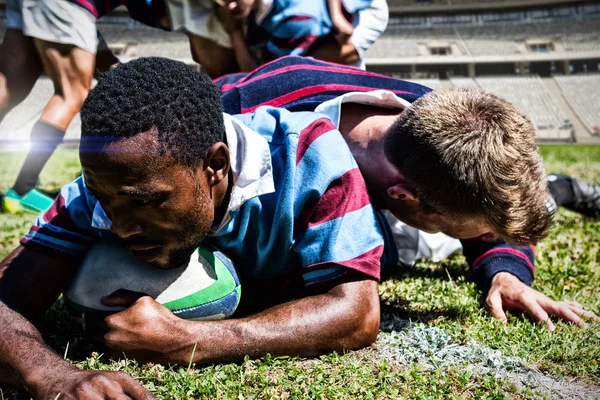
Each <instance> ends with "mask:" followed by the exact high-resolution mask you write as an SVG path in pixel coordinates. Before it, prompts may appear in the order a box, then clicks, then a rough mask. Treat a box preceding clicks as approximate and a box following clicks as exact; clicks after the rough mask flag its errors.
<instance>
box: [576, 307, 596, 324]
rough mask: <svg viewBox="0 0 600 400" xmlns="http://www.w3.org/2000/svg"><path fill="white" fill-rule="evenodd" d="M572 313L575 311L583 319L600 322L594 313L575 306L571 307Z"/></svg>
mask: <svg viewBox="0 0 600 400" xmlns="http://www.w3.org/2000/svg"><path fill="white" fill-rule="evenodd" d="M570 309H571V311H573V312H574V313H575V314H577V315H579V316H580V317H581V318H588V319H591V320H592V321H594V322H600V317H598V316H597V315H596V314H594V313H593V312H592V311H589V310H586V309H585V308H583V307H575V306H571V307H570Z"/></svg>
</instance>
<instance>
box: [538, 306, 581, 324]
mask: <svg viewBox="0 0 600 400" xmlns="http://www.w3.org/2000/svg"><path fill="white" fill-rule="evenodd" d="M541 303H542V306H543V307H544V309H546V310H548V311H549V312H551V313H552V314H554V315H556V316H557V317H559V318H560V319H562V320H564V321H566V322H570V323H572V324H575V325H577V326H579V327H581V328H583V329H587V328H588V324H587V323H585V321H584V320H582V319H581V318H580V314H584V313H585V310H583V309H582V308H579V307H575V306H572V305H570V303H569V302H558V303H557V302H554V301H552V300H550V301H549V302H548V303H545V302H541Z"/></svg>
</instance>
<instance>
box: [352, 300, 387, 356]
mask: <svg viewBox="0 0 600 400" xmlns="http://www.w3.org/2000/svg"><path fill="white" fill-rule="evenodd" d="M379 316H380V314H379V307H377V312H376V313H375V312H371V313H369V315H365V316H363V318H362V321H360V324H359V326H358V327H357V328H356V329H355V330H354V332H353V334H352V338H351V342H350V343H349V344H348V346H347V348H348V349H352V350H356V349H362V348H363V347H367V346H370V345H372V344H373V343H375V340H377V335H378V334H379Z"/></svg>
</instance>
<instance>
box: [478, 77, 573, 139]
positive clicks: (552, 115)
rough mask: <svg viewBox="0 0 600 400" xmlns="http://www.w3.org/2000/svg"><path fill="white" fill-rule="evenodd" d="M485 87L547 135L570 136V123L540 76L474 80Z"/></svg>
mask: <svg viewBox="0 0 600 400" xmlns="http://www.w3.org/2000/svg"><path fill="white" fill-rule="evenodd" d="M475 81H476V83H477V84H478V85H479V87H481V88H482V89H485V90H488V91H490V92H492V93H494V94H496V95H498V96H501V97H504V98H505V99H507V100H508V101H510V102H511V103H513V104H514V105H515V106H516V107H517V108H518V109H519V110H521V111H522V112H523V113H525V114H526V115H527V116H529V118H530V119H531V121H532V123H533V125H534V126H535V127H536V129H537V130H538V132H540V131H550V132H545V133H544V136H545V137H548V136H550V137H556V138H563V137H564V138H565V139H568V138H569V137H570V130H571V126H570V122H569V121H568V118H567V117H566V115H565V113H563V111H562V110H561V109H560V107H559V106H558V104H557V103H556V101H555V100H554V99H553V98H552V96H551V94H550V92H549V91H548V90H547V89H546V87H545V86H544V83H543V82H542V80H541V79H540V77H539V76H495V77H480V78H476V79H475Z"/></svg>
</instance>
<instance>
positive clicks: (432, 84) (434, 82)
mask: <svg viewBox="0 0 600 400" xmlns="http://www.w3.org/2000/svg"><path fill="white" fill-rule="evenodd" d="M407 81H410V82H414V83H418V84H419V85H423V86H427V87H429V88H432V89H433V90H436V89H439V88H441V87H442V82H440V80H439V79H407Z"/></svg>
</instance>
